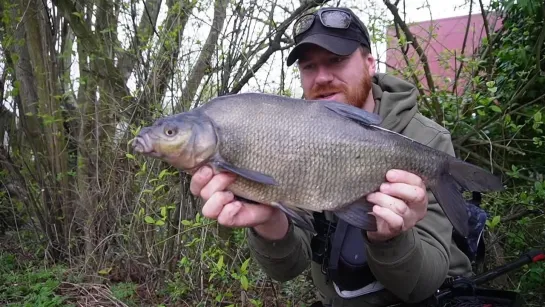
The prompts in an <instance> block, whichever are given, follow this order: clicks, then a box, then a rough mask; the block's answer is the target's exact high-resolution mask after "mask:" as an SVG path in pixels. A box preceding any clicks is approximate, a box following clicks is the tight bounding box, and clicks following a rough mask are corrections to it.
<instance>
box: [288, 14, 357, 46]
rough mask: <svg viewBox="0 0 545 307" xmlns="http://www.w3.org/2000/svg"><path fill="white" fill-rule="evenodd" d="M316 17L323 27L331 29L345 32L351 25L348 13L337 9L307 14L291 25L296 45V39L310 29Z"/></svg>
mask: <svg viewBox="0 0 545 307" xmlns="http://www.w3.org/2000/svg"><path fill="white" fill-rule="evenodd" d="M316 17H319V20H320V22H321V23H322V25H323V26H324V27H328V28H332V29H341V30H346V29H348V27H349V26H350V24H351V23H352V21H353V20H352V15H350V13H348V12H346V11H343V10H338V9H325V10H322V11H320V12H316V13H309V14H306V15H303V16H301V17H299V19H297V21H296V22H295V24H294V25H293V36H292V37H294V38H295V42H296V43H297V37H298V36H299V35H301V34H303V33H305V32H306V31H308V29H310V28H311V27H312V25H313V24H314V20H316ZM356 26H357V27H358V28H359V29H360V30H361V31H362V32H364V31H363V29H361V27H360V26H359V25H358V24H357V23H356Z"/></svg>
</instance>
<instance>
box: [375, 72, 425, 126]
mask: <svg viewBox="0 0 545 307" xmlns="http://www.w3.org/2000/svg"><path fill="white" fill-rule="evenodd" d="M372 80H373V83H372V93H373V98H374V100H375V110H374V112H375V113H377V114H378V115H380V117H381V118H382V123H381V124H380V126H381V127H383V128H386V129H389V130H392V131H394V132H397V133H401V131H403V129H405V127H407V125H408V124H409V122H410V121H411V119H412V118H413V116H414V115H415V114H416V113H417V112H418V105H417V97H418V90H417V88H416V86H414V85H413V84H411V83H409V82H407V81H405V80H402V79H400V78H397V77H394V76H391V75H387V74H384V73H377V74H375V75H374V76H373V78H372Z"/></svg>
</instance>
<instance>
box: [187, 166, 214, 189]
mask: <svg viewBox="0 0 545 307" xmlns="http://www.w3.org/2000/svg"><path fill="white" fill-rule="evenodd" d="M212 175H213V173H212V169H211V168H210V167H208V166H203V167H201V168H199V170H197V171H196V172H195V174H193V176H192V177H191V182H190V183H189V190H190V191H191V194H193V195H195V196H199V195H200V194H201V190H202V188H203V187H204V186H205V185H206V184H207V183H208V181H210V179H212Z"/></svg>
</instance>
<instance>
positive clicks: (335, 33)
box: [191, 8, 471, 307]
mask: <svg viewBox="0 0 545 307" xmlns="http://www.w3.org/2000/svg"><path fill="white" fill-rule="evenodd" d="M293 32H294V33H293V35H294V40H295V42H296V46H295V47H294V49H293V50H292V51H291V53H290V54H289V56H288V59H287V64H288V66H290V65H292V64H294V63H295V62H297V65H298V68H299V73H300V76H301V85H302V88H303V92H304V98H305V99H327V100H336V101H339V102H343V103H347V104H351V105H354V106H356V107H358V108H362V109H364V110H366V111H368V112H374V113H377V114H379V115H380V116H381V118H382V119H383V122H382V124H381V126H382V127H384V128H387V129H390V130H392V131H395V132H397V133H400V134H403V135H405V136H407V137H410V138H412V139H414V140H416V141H418V142H420V143H422V144H425V145H427V146H430V147H433V148H436V149H438V150H441V151H444V152H447V153H449V154H451V155H453V156H454V150H453V145H452V142H451V137H450V133H449V132H448V131H447V130H446V129H444V128H443V127H442V126H440V125H438V124H437V123H435V122H433V121H431V120H430V119H428V118H426V117H424V116H423V115H421V114H420V113H419V112H418V109H417V95H418V92H417V89H416V88H415V86H414V85H412V84H410V83H408V82H406V81H404V80H401V79H399V78H396V77H393V76H390V75H387V74H382V73H377V72H376V62H375V59H374V57H373V55H372V53H371V43H370V38H369V33H368V31H367V29H366V27H365V25H364V24H363V22H361V20H360V19H359V18H358V17H357V16H356V15H355V14H354V13H353V12H352V11H351V10H350V9H346V8H322V9H320V10H318V11H317V12H314V13H310V14H306V15H304V16H302V17H300V18H299V19H298V20H297V21H296V23H295V24H294V31H293ZM324 125H327V123H324ZM234 179H235V177H234V175H232V174H225V173H222V174H217V175H213V173H212V170H211V169H210V168H208V167H203V168H202V169H200V170H199V171H198V172H197V173H195V174H194V176H193V178H192V181H191V192H192V193H193V194H195V195H198V196H200V197H202V198H203V199H204V200H205V201H206V202H205V205H204V207H203V208H202V213H203V215H204V216H206V217H208V218H211V219H217V221H218V223H220V224H222V225H225V226H229V227H246V228H247V229H248V240H249V241H248V243H249V246H250V249H251V252H252V256H253V259H255V260H256V261H257V262H258V263H259V265H260V266H261V268H262V269H263V270H264V271H265V272H266V273H267V274H268V275H269V276H271V277H272V278H273V279H275V280H278V281H287V280H290V279H293V278H295V277H296V276H298V275H299V274H301V273H302V272H303V271H304V270H305V269H306V268H308V267H309V265H310V267H311V273H312V278H313V281H314V284H315V285H316V287H317V290H318V293H319V298H318V301H317V303H316V304H315V305H316V306H334V307H337V306H388V305H390V304H394V303H398V302H419V301H422V300H424V299H426V298H428V297H430V296H431V295H433V293H434V292H435V291H436V290H437V289H438V288H439V287H440V286H441V284H442V283H443V282H444V281H445V279H447V278H448V277H452V276H459V275H463V276H468V275H470V274H471V263H470V261H469V259H468V257H467V256H466V255H465V254H464V253H463V252H462V251H461V250H460V249H459V248H458V247H457V245H456V243H455V242H454V240H453V227H452V224H451V223H450V222H449V220H448V219H447V218H446V216H445V214H444V212H443V211H442V209H441V207H440V206H439V204H438V203H437V201H436V200H435V198H434V196H433V194H431V192H430V191H429V190H428V189H427V188H426V187H425V185H424V184H423V181H422V179H421V178H419V177H418V176H416V175H414V174H411V173H408V172H405V171H402V170H391V171H389V172H388V173H387V174H386V177H385V182H384V184H383V185H382V186H381V187H380V190H379V191H377V192H376V193H372V194H370V195H368V197H367V200H368V201H369V202H370V203H372V204H374V207H373V214H374V215H375V216H376V218H377V226H378V229H377V231H374V232H369V231H361V230H360V229H357V228H354V227H352V226H350V225H348V224H347V223H346V222H344V221H342V220H336V218H335V216H333V215H332V214H329V213H315V214H313V215H312V216H309V218H310V219H311V220H312V221H313V223H314V227H315V229H316V231H317V233H318V234H317V235H316V236H314V237H313V236H312V235H311V234H310V233H309V232H308V231H305V230H303V229H301V228H298V227H294V226H293V224H292V223H291V221H290V220H289V219H288V218H287V216H286V215H285V214H284V213H283V212H282V211H280V210H279V209H275V208H272V207H270V206H266V205H255V204H246V203H243V202H240V201H236V200H235V199H234V196H233V194H232V193H231V192H228V191H226V188H227V187H228V186H229V184H231V183H232V182H233V181H234ZM332 229H335V231H331V230H332Z"/></svg>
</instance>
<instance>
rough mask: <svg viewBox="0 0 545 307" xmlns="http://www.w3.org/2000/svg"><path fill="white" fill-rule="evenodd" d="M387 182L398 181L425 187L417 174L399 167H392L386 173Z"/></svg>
mask: <svg viewBox="0 0 545 307" xmlns="http://www.w3.org/2000/svg"><path fill="white" fill-rule="evenodd" d="M386 180H388V181H389V182H400V183H406V184H410V185H415V186H419V187H422V188H425V185H424V181H423V180H422V178H420V177H419V176H417V175H415V174H413V173H410V172H407V171H404V170H399V169H392V170H389V171H388V172H387V173H386Z"/></svg>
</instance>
